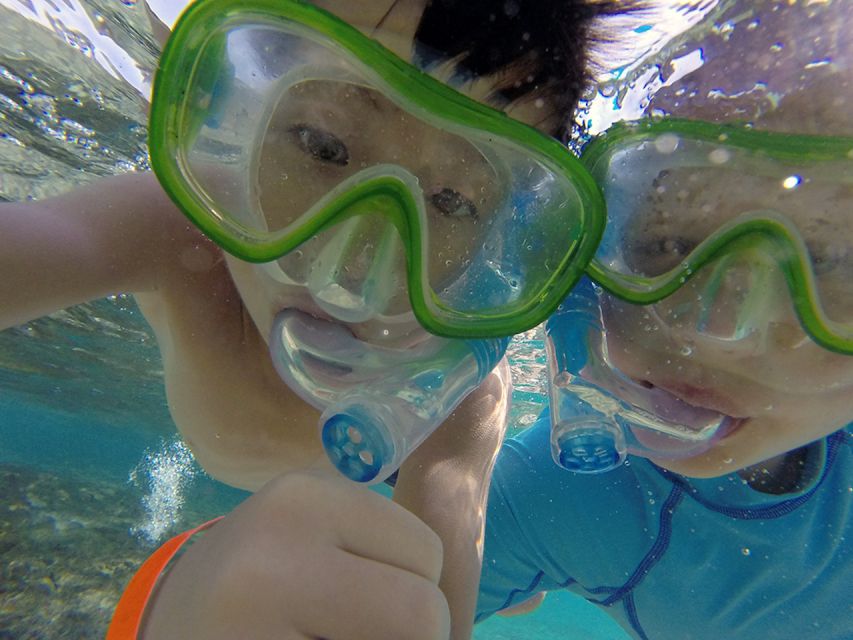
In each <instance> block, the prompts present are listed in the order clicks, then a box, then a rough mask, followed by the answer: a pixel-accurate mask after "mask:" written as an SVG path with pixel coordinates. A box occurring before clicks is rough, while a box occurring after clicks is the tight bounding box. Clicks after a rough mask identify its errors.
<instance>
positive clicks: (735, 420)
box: [635, 380, 749, 457]
mask: <svg viewBox="0 0 853 640" xmlns="http://www.w3.org/2000/svg"><path fill="white" fill-rule="evenodd" d="M635 382H636V383H637V384H640V385H641V386H643V387H646V388H649V389H657V390H658V391H659V392H663V393H666V394H668V395H670V396H672V397H673V398H675V399H676V400H678V401H679V402H681V403H683V404H685V405H687V406H689V407H692V408H695V409H697V410H702V411H713V412H715V413H718V414H719V415H720V416H721V418H722V424H721V425H720V427H719V429H718V430H717V431H716V433H715V434H714V436H713V441H714V442H719V441H720V440H722V439H724V438H727V437H729V436H730V435H732V434H733V433H735V432H736V431H739V430H740V429H741V427H743V425H744V423H746V422H747V421H748V420H749V417H747V416H743V415H738V412H737V411H735V410H734V407H733V403H732V402H731V401H730V400H728V399H727V398H725V397H724V396H722V395H721V394H719V393H717V392H716V391H714V390H711V389H708V388H706V387H700V386H697V385H692V384H686V383H674V384H670V385H666V386H664V385H660V384H655V383H652V382H650V381H648V380H635ZM635 435H637V434H635ZM637 437H638V439H642V436H637ZM662 453H663V452H662ZM663 457H666V456H663Z"/></svg>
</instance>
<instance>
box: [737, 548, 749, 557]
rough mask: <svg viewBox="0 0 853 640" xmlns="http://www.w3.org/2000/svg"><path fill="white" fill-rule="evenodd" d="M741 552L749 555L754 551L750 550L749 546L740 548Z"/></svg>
mask: <svg viewBox="0 0 853 640" xmlns="http://www.w3.org/2000/svg"><path fill="white" fill-rule="evenodd" d="M740 552H741V553H742V554H743V555H745V556H748V555H749V554H750V553H752V551H750V550H749V547H744V548H743V549H741V550H740Z"/></svg>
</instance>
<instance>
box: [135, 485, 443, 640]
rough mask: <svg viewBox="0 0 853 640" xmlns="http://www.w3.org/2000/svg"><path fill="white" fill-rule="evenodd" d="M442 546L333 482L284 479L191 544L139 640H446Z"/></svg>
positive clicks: (420, 528) (400, 513)
mask: <svg viewBox="0 0 853 640" xmlns="http://www.w3.org/2000/svg"><path fill="white" fill-rule="evenodd" d="M441 564H442V547H441V542H440V540H439V538H438V536H436V534H435V533H433V532H432V530H431V529H429V528H428V527H427V526H426V525H425V524H424V523H423V522H421V521H420V520H419V519H418V518H417V517H415V516H414V515H412V514H411V513H409V512H408V511H406V510H405V509H403V508H402V507H400V506H398V505H396V504H394V503H392V502H391V501H390V500H387V499H385V498H383V497H382V496H380V495H378V494H375V493H373V492H371V491H369V490H367V489H365V488H364V487H360V486H357V485H354V484H353V483H351V482H349V481H347V480H343V479H339V478H333V477H329V476H323V475H316V474H311V473H302V472H299V473H290V474H285V475H282V476H279V477H278V478H276V479H274V480H272V481H271V482H269V483H268V484H267V485H265V486H264V487H263V488H262V489H261V490H260V491H259V492H257V493H256V494H255V495H253V496H252V497H251V498H249V499H247V500H246V501H245V502H244V503H243V504H241V505H240V506H239V507H238V508H237V509H235V510H234V511H233V512H232V513H231V514H230V515H228V516H227V517H226V518H225V519H223V520H222V521H221V522H219V523H218V524H216V525H215V526H214V527H213V528H212V529H211V530H210V531H209V532H207V533H206V534H204V536H203V537H201V538H200V539H199V540H198V541H196V542H194V543H193V544H192V546H191V547H190V548H189V550H188V551H187V552H186V553H185V554H184V555H183V556H182V557H181V558H180V559H179V560H178V561H176V562H175V563H174V565H173V566H172V567H171V569H170V570H169V571H168V573H167V574H166V575H165V577H164V579H163V580H162V582H161V584H160V586H159V588H158V591H157V592H156V593H155V595H154V597H153V598H152V603H151V604H149V607H148V611H147V613H146V619H145V621H144V626H143V632H142V634H141V638H144V640H162V639H167V638H168V639H171V638H175V639H180V640H186V639H188V638H204V639H205V640H215V639H218V638H221V639H223V640H225V639H227V640H233V639H234V638H241V639H244V638H245V639H254V638H275V639H277V640H279V639H286V640H290V639H294V640H297V639H298V640H304V639H309V638H310V639H319V638H322V639H324V640H361V639H364V640H377V639H378V638H395V639H397V638H398V639H406V640H421V639H423V640H437V639H440V640H447V638H448V636H449V633H450V614H449V611H448V607H447V601H446V600H445V597H444V595H443V594H442V592H441V591H440V590H439V588H438V580H439V576H440V574H441Z"/></svg>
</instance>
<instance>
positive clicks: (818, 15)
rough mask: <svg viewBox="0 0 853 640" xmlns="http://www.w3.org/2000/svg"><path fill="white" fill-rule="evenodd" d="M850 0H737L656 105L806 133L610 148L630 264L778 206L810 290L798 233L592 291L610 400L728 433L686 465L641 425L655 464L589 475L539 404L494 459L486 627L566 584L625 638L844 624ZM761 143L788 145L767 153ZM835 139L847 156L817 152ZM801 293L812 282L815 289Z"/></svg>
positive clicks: (613, 222) (852, 567) (821, 631)
mask: <svg viewBox="0 0 853 640" xmlns="http://www.w3.org/2000/svg"><path fill="white" fill-rule="evenodd" d="M847 9H848V7H846V6H842V5H841V4H839V3H834V4H827V5H821V6H820V7H816V6H814V5H810V6H809V7H804V6H801V5H795V4H789V5H785V6H783V5H781V4H779V3H774V2H766V3H748V4H747V3H743V4H735V5H734V6H732V7H731V8H730V11H728V12H727V13H725V14H723V15H722V16H720V17H718V18H717V20H716V22H715V24H716V25H724V27H725V28H724V29H716V30H709V31H708V32H707V33H708V35H707V37H706V38H705V39H704V40H703V41H701V42H699V43H698V45H697V44H695V43H694V45H693V46H695V47H696V48H697V49H698V50H699V51H701V52H702V54H703V63H704V64H703V65H702V66H701V67H700V68H699V69H698V70H697V71H696V72H695V73H693V74H690V75H687V76H686V77H685V78H684V79H683V80H682V81H681V82H680V83H678V82H676V83H675V84H674V85H673V86H672V87H670V88H668V89H666V90H664V91H661V92H660V93H658V94H657V95H656V96H654V97H653V99H652V100H651V103H650V105H649V107H648V109H649V110H657V111H658V112H661V111H664V112H667V113H671V114H673V115H677V116H678V115H680V116H688V117H695V118H703V119H711V118H714V119H716V120H718V121H724V120H737V121H746V122H749V123H751V125H752V127H754V129H756V130H764V131H775V132H783V133H797V134H803V135H804V136H805V137H803V138H795V137H785V136H778V135H777V136H775V137H772V138H763V139H762V138H761V134H758V135H755V134H753V133H751V132H745V135H746V137H745V138H744V140H746V139H750V140H754V141H755V143H756V145H757V146H756V147H755V149H757V150H758V151H757V152H756V153H755V155H750V154H751V153H752V152H749V153H742V152H741V150H742V149H743V147H742V146H740V145H737V146H736V145H734V144H732V145H729V144H727V138H726V136H727V135H728V136H729V138H728V140H733V136H735V135H736V133H735V130H734V129H729V130H725V129H719V130H718V131H717V135H716V136H714V137H713V138H712V144H711V146H710V147H708V149H709V150H710V149H713V151H712V153H713V154H714V155H713V156H711V157H710V162H708V163H706V164H705V165H704V166H701V167H699V168H697V166H699V165H697V164H691V163H695V162H697V161H696V156H695V155H694V156H693V157H692V158H689V157H688V155H689V154H690V153H691V146H690V145H694V147H693V148H695V142H694V140H693V139H692V138H691V136H692V135H693V134H692V133H690V129H689V128H688V127H686V126H685V127H682V128H681V129H676V128H674V127H675V125H673V126H671V127H670V128H669V129H668V130H667V131H665V132H663V133H662V134H661V135H660V136H658V137H654V136H650V137H649V138H648V140H649V141H650V142H649V144H648V146H647V147H646V148H645V149H641V148H640V147H634V146H631V144H630V143H628V142H625V140H626V139H627V137H626V138H623V139H622V140H623V141H622V142H620V143H613V144H614V145H615V147H614V148H615V149H616V150H617V151H616V153H620V154H623V155H621V156H620V157H622V158H625V157H628V158H631V159H632V160H633V163H631V162H629V163H628V165H629V166H630V167H631V168H630V169H628V171H627V172H624V173H623V174H621V175H620V174H616V173H615V171H614V175H616V176H617V177H619V178H621V180H614V181H613V182H611V181H609V180H608V181H602V184H605V185H606V186H605V191H606V193H607V199H608V205H609V208H610V211H609V216H610V220H609V225H610V227H611V228H615V227H616V226H617V225H618V221H619V219H620V216H621V213H622V210H623V208H624V210H625V212H626V213H629V216H630V217H628V216H626V218H625V219H624V222H625V225H624V226H623V227H622V228H621V233H622V236H621V237H617V236H610V239H611V240H613V242H614V243H618V244H619V245H620V246H621V247H622V250H623V253H622V254H621V256H622V259H623V260H624V263H622V264H623V266H626V268H630V269H631V273H633V274H636V275H640V276H652V275H656V274H657V273H659V272H660V271H661V268H659V267H658V263H659V262H663V263H665V265H663V266H662V269H668V268H670V266H673V265H678V264H679V263H680V262H682V261H686V260H689V259H690V258H689V256H690V255H691V251H692V250H693V248H694V247H696V245H697V244H698V243H699V242H700V241H701V240H703V239H704V238H706V237H708V236H710V235H711V233H712V232H713V231H714V230H715V229H717V228H719V227H721V226H723V225H724V224H728V225H729V227H728V228H730V229H732V228H734V227H732V226H731V223H732V222H733V221H734V219H735V217H736V216H739V215H741V214H748V217H749V219H750V220H752V221H754V220H759V219H761V218H764V217H766V216H768V215H769V217H767V219H768V220H774V221H775V220H778V219H779V218H776V217H775V216H776V213H775V212H780V213H781V214H782V216H783V217H784V219H785V221H786V224H790V225H792V226H793V227H794V228H795V229H796V230H797V231H796V233H797V234H800V235H801V236H802V238H803V239H804V241H805V246H807V247H808V251H809V253H810V255H811V262H812V263H813V271H814V281H813V282H810V283H806V282H805V281H803V282H802V283H801V284H800V285H797V286H794V287H791V286H790V285H789V284H788V282H790V281H788V282H786V278H785V277H783V275H782V268H781V265H786V266H785V267H784V268H785V269H787V270H789V273H792V272H793V271H792V270H793V269H796V268H798V267H796V263H795V262H794V260H793V255H792V254H791V253H789V252H788V251H790V250H792V247H791V246H790V245H788V248H787V249H786V252H784V253H783V252H781V251H780V248H781V247H782V246H785V245H782V244H775V245H774V246H773V247H770V245H769V244H762V243H750V241H747V240H745V239H743V237H742V238H741V240H739V242H741V244H740V247H739V248H738V249H734V250H732V251H731V252H730V253H726V254H724V255H725V257H721V258H718V259H712V260H711V261H710V262H709V263H708V264H705V265H702V266H700V267H698V268H695V269H693V270H694V271H695V275H693V277H692V279H689V280H687V282H686V283H684V284H683V285H682V286H681V287H680V288H678V289H677V290H676V291H675V292H674V293H672V294H671V295H670V296H668V297H664V298H663V299H662V300H660V301H659V302H657V303H655V304H649V305H638V304H629V303H626V302H624V301H623V300H622V299H621V298H620V296H619V295H614V294H613V293H611V292H610V287H611V286H612V283H611V284H609V285H608V284H605V291H604V292H602V293H601V295H600V297H598V298H595V299H596V300H597V301H598V311H599V312H600V314H601V316H600V318H601V323H602V330H603V336H604V344H605V346H606V350H605V351H604V353H605V359H604V362H603V363H597V364H600V365H601V367H603V368H604V369H606V370H609V371H615V372H618V375H619V376H620V377H619V380H620V381H621V382H620V387H618V389H619V391H614V394H613V397H615V398H617V399H621V400H624V399H626V398H625V395H626V394H627V393H628V390H631V392H632V393H635V395H634V396H633V397H636V398H640V399H642V398H644V397H649V398H651V397H654V399H655V403H656V404H655V406H656V407H657V413H655V412H654V411H651V413H652V416H651V418H650V420H652V421H655V420H656V421H659V422H660V423H662V424H663V423H666V421H667V414H666V411H670V412H671V413H670V415H672V414H673V413H675V412H677V415H678V416H679V417H680V419H681V420H682V422H681V424H683V425H687V424H689V421H691V420H693V419H694V418H698V417H699V416H701V417H702V419H703V420H707V419H708V417H709V416H710V417H711V418H714V419H715V420H718V421H719V422H720V423H721V424H722V425H723V429H722V433H719V434H718V435H717V436H716V437H715V439H712V440H711V441H709V442H706V443H705V446H704V451H699V452H695V451H694V452H693V453H691V454H689V455H687V456H684V457H679V456H678V449H677V445H673V446H670V444H669V443H672V442H676V441H677V438H674V439H673V438H664V437H662V436H661V435H660V433H655V431H654V429H647V428H644V427H643V426H636V425H634V424H631V426H630V427H629V428H628V436H627V437H634V438H636V440H635V441H634V442H633V444H629V446H634V447H636V448H638V449H639V448H643V447H644V450H643V456H644V457H639V456H633V457H631V458H629V462H630V464H629V465H621V466H619V467H618V468H617V469H616V470H613V471H609V472H607V473H604V474H603V475H584V474H575V473H566V472H565V471H563V470H561V469H560V468H559V467H557V466H556V465H554V464H552V463H551V459H550V456H549V454H548V449H549V448H550V446H551V445H550V444H549V416H548V413H547V412H546V413H545V414H543V416H542V417H541V418H540V420H539V421H538V422H537V423H536V424H535V425H534V426H533V427H531V428H530V429H529V430H527V431H526V432H524V433H523V434H522V435H521V436H519V437H518V438H516V439H513V440H510V441H508V442H507V443H506V444H505V445H504V447H503V448H502V450H501V452H500V455H499V457H498V461H497V464H496V468H495V472H494V475H493V480H492V488H491V492H490V497H489V507H488V513H487V526H486V543H485V552H484V560H483V574H482V577H481V591H480V600H479V603H478V611H479V613H478V619H483V618H485V617H487V616H488V615H490V614H491V613H493V612H495V611H498V610H501V609H504V608H507V607H512V606H513V605H515V604H521V605H522V606H526V608H528V609H531V608H533V607H534V606H535V605H536V604H538V602H541V600H542V598H543V596H544V592H546V591H548V590H552V589H561V588H566V589H569V590H570V591H573V592H575V593H578V594H580V595H582V596H583V597H585V598H587V599H588V600H590V601H591V602H594V603H596V604H598V605H600V606H601V607H603V608H604V609H605V610H606V611H607V612H608V613H609V614H611V615H612V616H613V617H614V618H615V619H616V620H617V621H618V622H619V623H620V624H621V625H622V626H623V627H624V628H625V629H626V630H627V631H628V633H629V634H630V635H631V637H634V638H649V639H652V638H727V639H739V638H756V637H761V638H795V637H814V638H818V637H819V638H821V639H822V640H828V639H839V640H840V639H842V638H850V637H851V635H853V618H851V615H850V602H849V596H848V593H849V585H850V584H851V578H853V563H851V561H850V557H849V551H848V548H847V544H846V540H847V539H849V537H850V535H851V517H850V514H851V506H853V503H851V492H850V478H851V474H853V459H851V445H853V439H851V424H850V421H851V418H853V401H852V400H851V399H852V398H853V356H851V355H850V346H851V332H850V326H851V323H850V320H851V313H853V288H851V275H853V249H852V248H851V247H853V225H851V191H850V176H851V173H850V166H851V164H850V158H851V155H850V152H849V149H850V148H853V143H851V137H850V136H851V135H853V119H851V117H850V112H849V110H846V109H843V108H839V107H840V105H842V104H844V103H846V102H847V101H848V100H849V98H850V97H851V95H853V91H851V89H852V88H853V87H851V77H853V73H852V72H851V70H853V46H851V45H853V38H851V35H850V34H851V33H853V31H851V28H853V24H851V18H850V13H849V11H848V10H847ZM682 54H683V51H679V52H677V55H682ZM821 61H822V62H821ZM653 126H654V125H651V126H650V129H651V127H653ZM673 131H680V133H678V135H677V136H676V135H675V134H674V133H673ZM808 136H837V137H838V138H837V139H836V140H831V139H829V138H827V137H823V138H818V137H813V138H809V137H808ZM676 138H677V139H676ZM770 139H773V140H776V141H779V142H780V143H781V145H780V146H779V147H777V148H776V151H775V152H774V151H773V150H771V149H770V147H769V146H768V144H769V143H768V141H769V140H770ZM762 140H763V141H762ZM797 140H799V143H800V144H802V145H803V146H802V147H801V148H798V147H796V145H797V144H798V142H797ZM819 140H823V143H820V142H819ZM845 141H846V142H845ZM670 142H672V143H673V146H669V143H670ZM836 142H837V143H838V148H840V149H841V153H840V155H836V156H834V158H835V159H834V160H831V161H826V160H825V158H827V157H830V156H832V152H831V151H829V149H830V147H831V146H832V145H833V144H835V143H836ZM758 145H761V146H758ZM845 145H846V146H845ZM655 146H657V148H654V147H655ZM780 149H785V152H786V153H787V154H788V156H787V157H788V160H786V161H785V162H784V163H782V165H780V166H799V167H800V169H801V170H800V171H797V172H786V173H783V174H781V175H777V174H775V173H774V172H773V171H774V170H773V163H771V162H770V158H771V157H773V155H774V153H778V152H779V150H780ZM797 149H800V150H799V151H797ZM818 150H820V151H821V152H825V153H826V155H825V156H824V160H818V159H817V158H818V156H817V153H818ZM738 154H740V155H738ZM608 157H609V156H608ZM717 160H719V161H721V162H716V161H717ZM816 167H821V168H820V169H819V170H816ZM833 167H834V168H835V169H833ZM644 176H645V179H644ZM626 202H627V203H628V205H627V207H626V205H625V203H626ZM766 209H770V210H772V212H774V213H771V214H765V213H764V210H766ZM750 212H753V213H750ZM762 242H763V241H762ZM776 242H781V241H776V240H774V243H776ZM607 243H608V236H607V232H605V240H604V242H603V246H605V245H607ZM606 255H611V256H614V255H616V254H615V253H611V254H605V253H604V251H601V252H600V253H599V259H600V260H601V262H600V264H601V265H602V269H603V270H607V269H611V267H610V265H613V264H617V262H616V261H615V260H610V261H606V260H605V256H606ZM602 272H604V271H599V272H597V273H598V274H600V273H602ZM801 288H802V289H805V288H811V289H813V290H814V291H813V292H809V294H808V296H805V295H804V291H802V289H801ZM813 293H816V294H817V296H819V300H820V302H818V303H817V304H822V306H823V316H822V322H824V323H825V324H827V325H829V326H831V327H832V329H831V330H830V331H828V332H826V333H824V334H823V335H822V336H821V335H819V334H820V333H821V330H820V329H815V328H814V327H816V326H817V325H816V324H814V322H813V321H814V318H812V319H809V318H808V317H807V316H809V315H810V314H812V311H810V308H809V305H812V304H815V300H816V299H817V296H815V295H813ZM792 294H796V295H797V297H798V300H797V305H798V307H797V311H796V312H795V311H794V309H793V305H792ZM572 296H575V294H572ZM572 296H570V297H569V301H568V302H567V305H568V306H569V307H571V306H572V304H574V303H572V302H571V300H572ZM563 317H564V318H570V317H571V316H570V315H565V316H563ZM567 321H568V320H567ZM809 323H812V324H809ZM818 324H820V323H818ZM806 325H808V326H809V327H810V329H809V331H808V333H807V332H806V330H805V329H804V328H803V326H806ZM596 335H598V334H596ZM590 369H593V370H594V369H595V364H590V363H586V364H585V366H584V372H588V371H589V370H590ZM581 375H585V373H582V374H581ZM614 389H615V388H614ZM586 390H587V391H589V387H587V388H586ZM578 402H580V401H578ZM631 402H632V403H635V401H634V400H633V399H632V400H631ZM623 415H626V414H623ZM647 417H648V415H647ZM625 419H626V420H627V421H628V423H629V424H630V423H631V419H630V418H625ZM663 444H666V447H664V446H662V445H663ZM656 449H657V452H655V450H656ZM645 458H647V459H645ZM568 629H570V623H567V632H568Z"/></svg>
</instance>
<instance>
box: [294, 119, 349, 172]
mask: <svg viewBox="0 0 853 640" xmlns="http://www.w3.org/2000/svg"><path fill="white" fill-rule="evenodd" d="M287 132H288V133H289V134H290V135H291V136H292V137H293V140H294V142H296V144H297V145H298V146H299V148H300V149H302V151H304V152H305V153H308V154H310V155H311V157H313V158H315V159H316V160H319V161H321V162H327V163H329V164H335V165H338V166H339V167H345V166H346V165H347V164H349V150H348V149H347V147H346V145H345V144H344V143H343V142H341V140H340V139H339V138H338V137H337V136H335V135H333V134H331V133H329V132H328V131H323V130H322V129H318V128H317V127H312V126H311V125H307V124H295V125H293V126H292V127H290V128H289V129H288V130H287Z"/></svg>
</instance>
